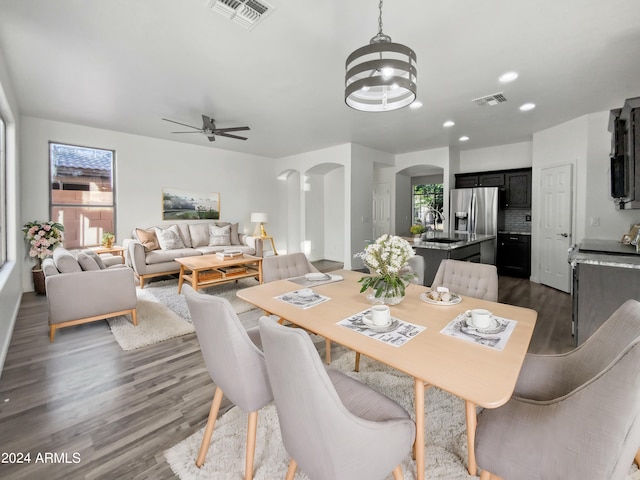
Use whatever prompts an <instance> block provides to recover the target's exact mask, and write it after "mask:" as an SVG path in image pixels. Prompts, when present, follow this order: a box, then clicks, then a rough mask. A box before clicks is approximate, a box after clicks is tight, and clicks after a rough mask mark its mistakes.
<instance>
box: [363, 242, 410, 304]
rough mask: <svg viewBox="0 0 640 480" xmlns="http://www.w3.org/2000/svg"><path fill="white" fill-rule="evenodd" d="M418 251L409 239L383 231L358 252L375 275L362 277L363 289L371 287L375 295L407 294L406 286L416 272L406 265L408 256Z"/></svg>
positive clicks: (382, 297) (378, 296)
mask: <svg viewBox="0 0 640 480" xmlns="http://www.w3.org/2000/svg"><path fill="white" fill-rule="evenodd" d="M414 255H415V252H414V251H413V248H411V245H410V244H409V242H407V241H406V240H404V239H403V238H400V237H397V236H395V235H382V236H381V237H380V238H378V239H377V240H376V241H375V242H374V243H372V244H371V245H367V248H365V250H364V252H361V253H358V254H357V255H356V256H358V257H359V258H361V259H362V261H363V262H364V264H365V265H366V266H367V267H368V268H369V270H370V271H371V272H372V273H375V275H371V276H366V277H362V278H361V279H360V280H359V282H360V283H361V284H362V287H361V289H360V292H364V291H365V290H367V289H368V288H371V289H372V290H373V291H374V296H375V297H376V298H381V299H384V298H385V297H404V293H405V287H406V284H407V283H408V282H410V281H411V279H412V278H414V277H415V274H413V273H411V270H410V269H407V265H408V262H409V259H410V258H411V257H413V256H414Z"/></svg>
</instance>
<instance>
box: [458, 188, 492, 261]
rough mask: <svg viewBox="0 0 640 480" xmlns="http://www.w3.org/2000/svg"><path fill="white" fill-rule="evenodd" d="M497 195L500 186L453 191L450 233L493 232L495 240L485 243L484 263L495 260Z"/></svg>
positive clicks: (477, 233) (475, 233)
mask: <svg viewBox="0 0 640 480" xmlns="http://www.w3.org/2000/svg"><path fill="white" fill-rule="evenodd" d="M498 195H499V190H498V188H497V187H478V188H458V189H453V190H451V199H450V202H449V233H450V234H452V235H454V234H458V235H459V234H467V235H469V236H470V238H473V235H493V236H495V239H494V241H493V242H483V243H482V246H483V250H482V252H481V257H482V259H481V262H482V263H490V264H492V265H495V263H496V248H497V245H498V215H499V212H498Z"/></svg>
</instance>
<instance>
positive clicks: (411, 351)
mask: <svg viewBox="0 0 640 480" xmlns="http://www.w3.org/2000/svg"><path fill="white" fill-rule="evenodd" d="M331 274H332V276H331V277H332V281H325V282H322V281H318V282H317V283H318V284H317V285H315V286H314V285H313V284H312V285H311V287H310V288H311V289H312V290H313V292H314V294H317V295H318V296H319V297H321V298H322V301H320V302H317V303H315V304H314V305H312V306H306V305H300V304H295V302H288V301H284V300H283V297H282V296H283V295H285V294H290V293H291V292H295V291H298V290H299V289H300V288H301V285H300V282H298V283H296V282H295V281H292V280H291V279H290V280H278V281H275V282H270V283H266V284H262V285H257V286H254V287H249V288H246V289H242V290H239V291H238V292H237V296H238V297H239V298H241V299H242V300H244V301H246V302H248V303H250V304H253V305H254V306H256V307H258V308H260V309H262V310H263V311H264V312H265V314H272V315H277V316H278V317H280V318H281V319H282V320H283V321H288V322H290V323H292V324H294V325H296V326H298V327H301V328H304V329H305V330H307V331H309V332H312V333H315V334H317V335H320V336H323V337H325V338H326V339H327V342H329V341H331V342H336V343H337V344H340V345H342V346H344V347H346V348H348V349H351V350H354V351H356V352H359V353H360V354H362V355H366V356H368V357H369V358H372V359H375V360H377V361H379V362H381V363H383V364H386V365H388V366H389V367H392V368H394V369H396V370H398V371H400V372H403V373H405V374H407V375H409V376H411V377H413V380H414V391H415V398H414V408H415V422H416V439H415V444H414V450H413V455H414V458H415V464H416V478H417V479H418V480H424V477H425V451H424V447H425V416H424V415H425V391H426V389H427V388H428V387H431V386H433V387H438V388H440V389H442V390H444V391H447V392H449V393H451V394H453V395H456V396H457V397H459V398H461V399H463V400H464V401H465V415H466V422H467V447H468V459H467V462H468V463H467V469H468V471H469V473H470V474H472V475H476V474H477V470H478V468H477V464H476V460H475V449H474V442H475V431H476V416H477V408H478V407H482V408H497V407H500V406H501V405H504V404H505V403H506V402H507V401H508V400H509V398H510V397H511V395H512V393H513V390H514V388H515V384H516V381H517V379H518V375H519V372H520V369H521V367H522V363H523V361H524V358H525V354H526V353H527V349H528V347H529V343H530V341H531V337H532V335H533V330H534V326H535V323H536V319H537V313H536V312H535V311H534V310H531V309H528V308H523V307H518V306H514V305H507V304H504V303H497V302H492V301H487V300H481V299H477V298H473V297H468V296H462V295H457V297H458V298H457V300H458V303H455V302H443V303H442V302H428V301H427V299H428V297H425V294H426V293H427V292H429V291H430V288H429V287H425V286H422V285H418V284H413V283H412V284H409V285H408V286H407V287H406V291H405V296H404V298H403V300H402V301H401V302H400V303H398V304H396V305H392V306H390V310H391V317H392V318H393V319H398V320H400V321H401V322H406V323H407V324H409V325H414V326H416V327H418V328H417V329H414V330H413V331H414V332H415V331H416V330H419V333H416V334H415V335H414V336H412V337H410V338H408V339H405V340H406V341H404V342H403V343H402V344H401V345H398V344H395V343H389V342H385V341H381V340H380V337H381V336H376V335H374V336H371V335H367V334H366V333H367V332H366V330H365V329H358V328H348V327H346V326H345V323H344V320H345V319H348V318H350V317H351V318H353V316H354V315H356V316H357V315H358V314H360V313H363V312H365V311H367V310H368V309H369V308H370V307H371V306H372V301H373V302H375V301H376V300H375V298H372V297H371V295H370V294H369V295H368V294H367V292H364V293H361V292H360V286H361V285H360V283H359V282H358V280H359V279H361V278H362V277H363V273H361V272H357V271H351V270H340V271H334V272H331ZM336 279H339V280H337V281H336ZM307 283H309V282H307ZM452 293H455V292H452ZM285 298H286V297H285ZM476 308H481V309H486V310H489V311H490V312H491V313H492V314H493V316H494V317H496V318H499V319H504V320H505V323H510V324H511V327H510V331H509V336H508V339H507V340H506V343H503V345H502V346H501V348H499V349H498V348H494V347H492V346H491V345H488V344H487V343H486V342H482V341H474V334H473V333H470V336H469V338H464V335H457V336H453V335H451V334H448V333H447V331H448V330H447V327H449V330H450V327H451V325H452V324H453V323H452V322H454V320H456V319H460V318H463V317H462V316H463V315H466V312H468V311H469V310H471V309H476ZM369 333H370V332H369ZM481 338H483V336H482V335H477V339H481ZM327 361H328V362H329V361H330V357H329V356H327ZM427 428H428V426H427Z"/></svg>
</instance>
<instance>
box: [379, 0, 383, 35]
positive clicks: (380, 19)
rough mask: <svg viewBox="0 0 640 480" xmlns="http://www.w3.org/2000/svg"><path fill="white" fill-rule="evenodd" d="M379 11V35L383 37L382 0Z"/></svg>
mask: <svg viewBox="0 0 640 480" xmlns="http://www.w3.org/2000/svg"><path fill="white" fill-rule="evenodd" d="M378 9H379V10H380V14H379V15H378V35H382V0H380V3H379V4H378Z"/></svg>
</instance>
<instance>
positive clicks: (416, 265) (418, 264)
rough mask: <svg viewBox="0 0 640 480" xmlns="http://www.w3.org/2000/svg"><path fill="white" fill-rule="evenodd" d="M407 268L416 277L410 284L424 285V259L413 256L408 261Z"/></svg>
mask: <svg viewBox="0 0 640 480" xmlns="http://www.w3.org/2000/svg"><path fill="white" fill-rule="evenodd" d="M409 267H411V270H412V271H413V273H415V275H416V276H415V278H414V279H413V280H412V282H413V283H417V284H418V285H424V267H425V265H424V257H423V256H422V255H414V256H413V257H411V258H410V259H409Z"/></svg>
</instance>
